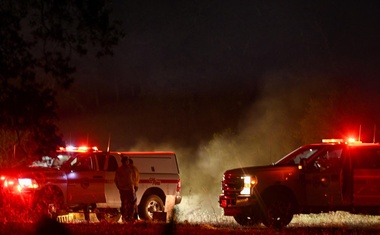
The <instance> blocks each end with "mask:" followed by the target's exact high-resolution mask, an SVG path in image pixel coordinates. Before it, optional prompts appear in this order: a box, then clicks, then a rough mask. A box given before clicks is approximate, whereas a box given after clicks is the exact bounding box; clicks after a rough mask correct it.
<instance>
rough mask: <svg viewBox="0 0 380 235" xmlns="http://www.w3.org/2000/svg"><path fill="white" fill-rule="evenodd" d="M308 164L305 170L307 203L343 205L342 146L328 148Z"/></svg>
mask: <svg viewBox="0 0 380 235" xmlns="http://www.w3.org/2000/svg"><path fill="white" fill-rule="evenodd" d="M308 165H309V167H308V169H306V170H305V171H304V177H305V182H304V183H305V185H304V186H305V198H306V204H307V205H308V206H320V207H334V206H339V205H341V204H342V190H341V173H342V172H341V169H342V148H341V147H339V148H336V147H335V148H333V147H331V148H328V149H326V150H325V151H322V152H321V153H320V154H318V155H317V156H316V157H315V158H313V159H312V161H311V162H309V163H308Z"/></svg>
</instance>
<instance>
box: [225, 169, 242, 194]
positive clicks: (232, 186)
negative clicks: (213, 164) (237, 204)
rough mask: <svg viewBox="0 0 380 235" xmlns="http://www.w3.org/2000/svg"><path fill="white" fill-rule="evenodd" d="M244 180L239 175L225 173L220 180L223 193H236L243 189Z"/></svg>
mask: <svg viewBox="0 0 380 235" xmlns="http://www.w3.org/2000/svg"><path fill="white" fill-rule="evenodd" d="M243 187H244V180H243V179H242V178H241V176H240V175H233V174H226V175H224V177H223V181H222V191H223V193H224V195H229V194H238V193H240V192H241V191H242V190H243Z"/></svg>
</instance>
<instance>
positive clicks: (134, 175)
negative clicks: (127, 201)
mask: <svg viewBox="0 0 380 235" xmlns="http://www.w3.org/2000/svg"><path fill="white" fill-rule="evenodd" d="M129 167H130V168H131V171H132V181H133V189H134V190H133V198H134V215H133V216H134V218H135V219H138V209H137V197H136V192H137V190H138V189H139V182H140V173H139V170H138V169H137V167H136V166H135V165H133V160H132V159H130V158H129Z"/></svg>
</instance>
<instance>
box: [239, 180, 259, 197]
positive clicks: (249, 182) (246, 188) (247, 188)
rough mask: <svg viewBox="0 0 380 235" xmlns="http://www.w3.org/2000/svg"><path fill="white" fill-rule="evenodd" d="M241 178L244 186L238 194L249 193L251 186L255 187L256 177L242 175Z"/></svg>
mask: <svg viewBox="0 0 380 235" xmlns="http://www.w3.org/2000/svg"><path fill="white" fill-rule="evenodd" d="M241 178H242V179H243V181H244V187H243V190H242V191H241V192H240V194H244V195H249V194H251V188H253V187H255V185H256V184H257V177H256V176H243V177H241Z"/></svg>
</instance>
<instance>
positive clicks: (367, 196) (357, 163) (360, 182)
mask: <svg viewBox="0 0 380 235" xmlns="http://www.w3.org/2000/svg"><path fill="white" fill-rule="evenodd" d="M351 159H352V175H353V185H352V200H353V205H354V206H379V205H380V148H378V147H360V148H359V147H352V148H351Z"/></svg>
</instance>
